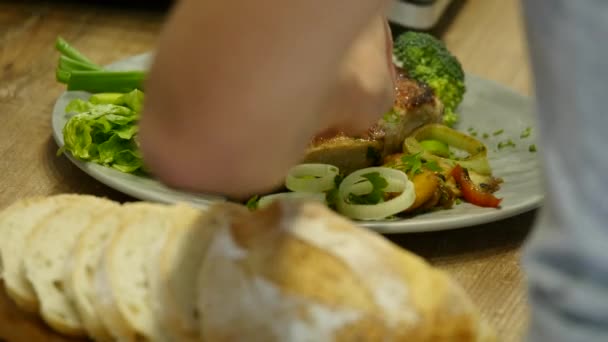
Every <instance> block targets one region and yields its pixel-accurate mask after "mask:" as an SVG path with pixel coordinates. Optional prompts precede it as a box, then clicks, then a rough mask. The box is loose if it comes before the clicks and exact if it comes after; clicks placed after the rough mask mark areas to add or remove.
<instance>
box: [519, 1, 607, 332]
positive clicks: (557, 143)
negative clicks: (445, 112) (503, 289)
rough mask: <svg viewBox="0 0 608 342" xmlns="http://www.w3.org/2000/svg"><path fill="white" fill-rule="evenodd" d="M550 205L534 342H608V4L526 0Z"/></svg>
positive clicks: (535, 249) (537, 272)
mask: <svg viewBox="0 0 608 342" xmlns="http://www.w3.org/2000/svg"><path fill="white" fill-rule="evenodd" d="M522 5H523V8H524V11H525V16H526V24H527V32H528V39H529V48H530V52H531V60H532V66H533V71H534V76H535V79H536V88H535V89H536V95H537V100H538V113H539V115H538V125H539V127H540V135H541V141H540V144H539V145H540V146H539V147H540V150H539V151H540V152H541V156H542V158H543V159H542V160H543V162H544V175H545V185H546V195H547V197H546V202H545V204H544V207H543V209H542V210H541V212H540V214H539V218H538V221H537V224H536V227H535V230H534V232H533V234H532V237H531V239H530V241H528V243H527V245H526V249H525V255H524V267H525V270H526V273H527V277H528V280H529V296H530V303H531V307H532V308H531V309H532V316H531V326H530V331H529V334H528V340H529V341H534V342H544V341H551V342H559V341H585V342H594V341H602V342H605V341H608V43H607V42H608V1H604V0H577V1H573V0H526V1H522Z"/></svg>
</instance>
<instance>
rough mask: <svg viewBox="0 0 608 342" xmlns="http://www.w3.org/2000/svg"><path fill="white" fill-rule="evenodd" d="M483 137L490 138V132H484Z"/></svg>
mask: <svg viewBox="0 0 608 342" xmlns="http://www.w3.org/2000/svg"><path fill="white" fill-rule="evenodd" d="M482 137H483V138H484V139H488V138H489V137H490V135H489V134H488V133H484V134H483V135H482Z"/></svg>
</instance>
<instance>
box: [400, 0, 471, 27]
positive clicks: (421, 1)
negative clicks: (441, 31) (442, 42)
mask: <svg viewBox="0 0 608 342" xmlns="http://www.w3.org/2000/svg"><path fill="white" fill-rule="evenodd" d="M462 3H463V0H393V1H392V4H391V5H390V7H389V10H388V18H389V21H390V22H391V25H392V27H393V30H394V31H400V32H403V31H404V30H406V29H409V30H416V31H433V30H434V29H435V28H436V27H438V26H445V25H443V22H444V19H445V18H446V17H447V18H452V17H453V15H454V12H455V9H459V8H460V7H461V6H460V5H461V4H462Z"/></svg>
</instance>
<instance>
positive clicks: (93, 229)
mask: <svg viewBox="0 0 608 342" xmlns="http://www.w3.org/2000/svg"><path fill="white" fill-rule="evenodd" d="M124 216H125V212H124V210H123V208H122V207H120V206H118V205H117V206H115V207H112V208H108V209H107V210H105V211H104V212H103V213H101V215H100V217H98V218H97V219H96V220H95V222H93V224H92V225H91V226H89V228H87V229H86V230H85V231H84V232H82V234H81V235H80V237H79V239H78V242H77V243H76V246H75V247H74V250H73V251H72V255H73V259H72V262H69V263H68V265H67V266H68V267H67V268H66V273H65V279H64V280H65V281H64V283H65V286H66V293H67V294H68V297H69V298H70V299H71V300H72V302H73V303H74V305H75V306H76V309H77V311H78V313H79V315H80V318H81V319H82V323H83V325H84V327H85V329H86V331H87V333H88V334H89V336H91V337H92V338H93V339H94V340H95V341H110V340H111V339H112V337H111V335H110V333H109V331H108V329H106V327H105V326H104V324H103V322H102V320H101V317H100V316H99V314H98V312H97V310H96V309H95V306H94V300H95V295H96V294H95V282H94V280H95V279H94V275H95V269H96V268H97V266H98V264H99V260H100V258H101V255H102V252H103V249H104V247H105V246H106V244H107V243H108V241H109V240H110V238H111V237H112V235H113V234H114V232H115V231H116V230H117V229H118V227H119V226H120V224H121V220H122V217H124Z"/></svg>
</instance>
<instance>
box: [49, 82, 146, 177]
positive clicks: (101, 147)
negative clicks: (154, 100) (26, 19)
mask: <svg viewBox="0 0 608 342" xmlns="http://www.w3.org/2000/svg"><path fill="white" fill-rule="evenodd" d="M143 99H144V94H143V93H142V92H141V91H139V90H133V91H131V92H129V93H126V94H115V93H106V94H96V95H93V96H92V97H91V98H90V99H89V100H88V101H84V100H81V99H76V100H73V101H71V102H70V103H69V104H68V105H67V106H66V109H65V110H66V112H67V113H70V114H73V116H72V117H71V118H70V119H69V120H68V122H67V123H66V125H65V127H64V129H63V138H64V142H65V145H64V146H63V148H62V149H60V151H59V152H60V153H62V152H65V151H67V152H69V153H71V154H72V156H74V157H75V158H77V159H79V160H82V161H88V162H93V163H97V164H100V165H104V166H108V167H112V168H115V169H117V170H119V171H121V172H126V173H134V172H145V171H144V165H143V160H142V156H141V152H140V151H139V148H138V145H137V142H136V138H137V133H138V125H137V124H138V119H139V112H140V111H141V109H142V106H143Z"/></svg>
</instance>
